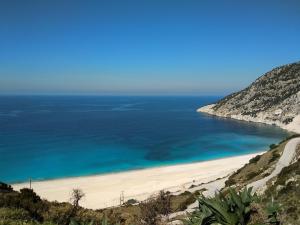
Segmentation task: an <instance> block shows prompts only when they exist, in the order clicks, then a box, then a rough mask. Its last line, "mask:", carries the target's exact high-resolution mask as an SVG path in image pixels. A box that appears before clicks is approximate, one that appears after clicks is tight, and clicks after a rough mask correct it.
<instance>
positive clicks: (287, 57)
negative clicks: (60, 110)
mask: <svg viewBox="0 0 300 225" xmlns="http://www.w3.org/2000/svg"><path fill="white" fill-rule="evenodd" d="M0 28H1V29H0V93H3V94H7V93H8V94H10V93H11V94H22V93H24V94H41V93H42V94H133V95H139V94H149V95H153V94H176V95H177V94H191V95H194V94H195V95H219V94H227V93H230V92H232V91H236V90H239V89H241V88H244V87H245V86H247V85H248V84H249V83H250V82H252V81H254V80H255V79H256V78H257V77H258V76H260V75H262V74H263V73H264V72H267V71H268V70H270V69H271V68H273V67H274V66H279V65H282V64H286V63H291V62H295V61H299V60H300V44H299V43H300V42H299V40H300V2H299V1H298V0H281V1H279V0H269V1H268V0H260V1H256V0H252V1H241V0H239V1H232V0H207V1H201V0H198V1H192V0H181V1H178V0H135V1H127V0H119V1H117V0H109V1H100V0H99V1H91V0H90V1H76V0H73V1H71V0H70V1H56V0H52V1H50V0H49V1H47V0H44V1H40V0H35V1H34V0H28V1H22V0H19V1H15V0H7V1H4V0H3V1H0Z"/></svg>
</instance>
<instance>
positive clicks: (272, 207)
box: [266, 198, 280, 225]
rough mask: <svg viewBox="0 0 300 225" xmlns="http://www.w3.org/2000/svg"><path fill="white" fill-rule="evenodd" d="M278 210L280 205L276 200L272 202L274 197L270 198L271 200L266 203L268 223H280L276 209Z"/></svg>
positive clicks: (276, 224)
mask: <svg viewBox="0 0 300 225" xmlns="http://www.w3.org/2000/svg"><path fill="white" fill-rule="evenodd" d="M279 210H280V205H279V204H278V203H276V202H274V199H273V198H272V201H271V202H270V203H269V204H267V208H266V211H267V215H268V220H269V221H268V222H269V223H270V224H274V225H278V224H280V221H279V219H278V211H279Z"/></svg>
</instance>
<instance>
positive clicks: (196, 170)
mask: <svg viewBox="0 0 300 225" xmlns="http://www.w3.org/2000/svg"><path fill="white" fill-rule="evenodd" d="M257 154H259V153H257ZM257 154H249V155H243V156H236V157H229V158H223V159H218V160H211V161H205V162H199V163H191V164H181V165H175V166H165V167H157V168H150V169H144V170H135V171H129V172H122V173H114V174H106V175H95V176H86V177H76V178H66V179H56V180H47V181H39V182H33V183H32V188H33V189H34V191H35V192H37V193H38V194H39V195H40V196H41V197H42V198H45V199H47V200H50V201H54V200H57V201H59V202H64V201H69V198H70V193H71V191H72V189H74V188H80V189H82V190H83V192H84V193H85V198H84V199H83V201H82V202H81V205H82V206H84V207H87V208H91V209H99V208H104V207H109V206H116V205H119V203H120V195H121V193H122V192H123V193H124V198H125V201H126V200H128V199H136V200H144V199H146V198H147V197H149V196H151V195H153V194H155V193H157V192H159V191H160V190H169V191H171V192H176V191H184V190H188V188H189V187H190V186H191V185H192V184H194V185H197V184H201V183H205V182H209V181H213V180H215V179H217V178H221V177H224V176H227V175H228V174H230V173H232V172H233V171H235V170H236V169H238V168H240V167H241V166H243V165H244V164H246V163H247V162H248V161H249V160H250V159H251V158H253V157H254V156H255V155H257ZM13 187H14V188H15V189H17V190H19V189H20V188H23V187H29V183H21V184H15V185H13Z"/></svg>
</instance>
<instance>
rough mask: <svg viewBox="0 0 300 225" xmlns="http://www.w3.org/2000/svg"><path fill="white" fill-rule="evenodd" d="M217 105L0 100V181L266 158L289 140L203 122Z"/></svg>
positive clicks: (279, 133)
mask: <svg viewBox="0 0 300 225" xmlns="http://www.w3.org/2000/svg"><path fill="white" fill-rule="evenodd" d="M219 98H220V97H187V96H185V97H116V96H114V97H101V96H2V97H0V128H1V129H0V181H3V182H9V183H15V182H23V181H26V180H28V179H29V178H31V179H33V180H43V179H54V178H63V177H73V176H85V175H92V174H103V173H111V172H121V171H127V170H133V169H142V168H149V167H155V166H164V165H174V164H179V163H191V162H197V161H205V160H212V159H217V158H223V157H229V156H236V155H242V154H248V153H254V152H258V151H262V150H267V149H268V146H269V145H270V144H272V143H276V142H278V141H279V140H281V139H282V138H284V137H286V136H287V135H288V133H287V132H285V131H283V130H281V129H279V128H277V127H274V126H268V125H263V124H255V123H247V122H240V121H235V120H230V119H221V118H217V117H212V116H208V115H204V114H199V113H197V112H196V109H197V108H198V107H200V106H203V105H206V104H209V103H212V102H214V101H216V100H218V99H219Z"/></svg>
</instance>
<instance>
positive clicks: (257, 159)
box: [249, 155, 261, 163]
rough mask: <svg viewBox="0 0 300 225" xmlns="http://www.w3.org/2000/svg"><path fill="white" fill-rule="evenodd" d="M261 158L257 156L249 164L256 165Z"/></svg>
mask: <svg viewBox="0 0 300 225" xmlns="http://www.w3.org/2000/svg"><path fill="white" fill-rule="evenodd" d="M260 158H261V155H257V156H255V157H254V158H252V159H250V160H249V163H257V162H258V161H259V160H260Z"/></svg>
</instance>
